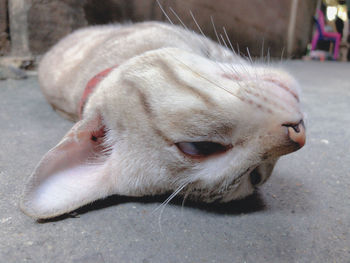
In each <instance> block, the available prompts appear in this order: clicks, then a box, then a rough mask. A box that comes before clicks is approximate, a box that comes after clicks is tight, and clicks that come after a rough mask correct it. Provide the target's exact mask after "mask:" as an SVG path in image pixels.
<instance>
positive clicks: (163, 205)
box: [151, 183, 188, 233]
mask: <svg viewBox="0 0 350 263" xmlns="http://www.w3.org/2000/svg"><path fill="white" fill-rule="evenodd" d="M187 185H188V183H184V184H182V185H180V186H179V187H178V188H177V189H176V190H175V191H174V192H173V193H172V194H171V195H170V196H169V197H168V198H167V199H166V200H165V201H164V202H163V203H161V204H160V205H159V206H158V207H156V208H155V209H154V210H153V211H152V213H151V214H154V213H155V212H157V211H158V210H159V209H160V212H159V217H158V225H159V230H160V232H161V233H162V224H161V221H162V215H163V212H164V209H165V207H166V205H167V204H168V203H169V202H170V201H171V200H172V199H173V198H174V197H175V196H176V195H177V194H178V193H180V192H181V191H182V189H184V188H185V187H186V186H187Z"/></svg>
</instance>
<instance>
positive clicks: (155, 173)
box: [21, 48, 305, 218]
mask: <svg viewBox="0 0 350 263" xmlns="http://www.w3.org/2000/svg"><path fill="white" fill-rule="evenodd" d="M303 118H304V117H303V113H302V112H301V109H300V102H299V90H298V87H297V84H296V82H295V80H294V79H293V78H292V77H291V76H289V75H288V74H287V73H285V72H283V71H280V70H276V69H271V68H267V67H259V66H256V65H255V66H252V65H250V64H249V63H242V62H241V61H240V62H239V63H237V64H221V63H218V62H213V61H211V60H208V59H206V58H203V57H200V56H197V55H193V54H191V53H187V52H184V51H181V50H178V49H173V48H167V49H162V50H156V51H151V52H146V53H145V54H143V55H141V56H138V57H135V58H133V59H131V60H129V61H128V62H126V63H124V64H122V65H120V66H119V67H117V68H115V69H114V70H113V71H112V72H111V73H110V74H109V75H108V76H107V77H106V78H105V79H104V80H103V81H101V82H100V83H99V86H98V88H97V90H96V91H95V92H94V93H93V94H92V95H91V97H90V98H89V99H88V102H87V104H86V106H85V109H84V114H83V119H82V120H80V121H79V122H78V123H76V124H75V125H74V127H73V128H72V129H71V130H70V131H69V132H68V133H67V135H66V136H65V137H64V138H63V140H62V141H61V142H60V143H59V144H58V145H57V146H56V147H55V148H53V149H52V150H51V151H49V152H48V153H47V154H46V155H45V156H44V158H43V159H42V160H41V162H40V163H39V165H38V167H37V168H36V170H35V171H34V173H33V174H32V176H31V177H30V179H29V181H28V184H27V186H26V189H25V191H24V196H23V200H22V202H21V207H22V210H24V211H25V212H26V213H27V214H29V215H30V216H33V217H35V218H48V217H53V216H57V215H60V214H63V213H66V212H69V211H72V210H74V209H76V208H78V207H80V206H82V205H84V204H87V203H89V202H92V201H94V200H96V199H99V198H103V197H106V196H108V195H111V194H121V195H130V196H142V195H154V194H159V193H164V192H171V191H177V190H178V191H181V193H182V194H186V195H188V196H190V197H193V198H195V199H200V200H203V201H207V202H211V201H216V200H219V201H230V200H233V199H238V198H242V197H245V196H247V195H249V194H251V193H252V192H253V190H254V188H255V187H256V186H257V185H260V184H262V183H264V182H265V181H266V180H267V178H268V177H269V176H270V174H271V172H272V169H273V167H274V164H275V162H276V161H277V159H278V158H279V157H280V156H281V155H284V154H287V153H290V152H293V151H295V150H298V149H299V148H301V147H302V146H303V145H304V143H305V128H304V124H303Z"/></svg>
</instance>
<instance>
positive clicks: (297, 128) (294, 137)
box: [282, 120, 306, 148]
mask: <svg viewBox="0 0 350 263" xmlns="http://www.w3.org/2000/svg"><path fill="white" fill-rule="evenodd" d="M282 126H285V127H286V128H287V129H288V136H289V139H290V140H291V141H293V142H295V143H297V144H298V145H299V148H301V147H303V146H304V145H305V141H306V134H305V125H304V121H303V120H301V121H300V122H299V123H298V124H283V125H282Z"/></svg>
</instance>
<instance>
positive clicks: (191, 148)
mask: <svg viewBox="0 0 350 263" xmlns="http://www.w3.org/2000/svg"><path fill="white" fill-rule="evenodd" d="M175 145H176V146H177V148H179V150H180V151H181V152H183V153H184V154H186V155H188V156H190V157H192V158H200V157H208V156H210V155H214V154H218V153H223V152H226V151H227V150H229V149H231V148H232V145H231V144H230V145H223V144H220V143H216V142H209V141H202V142H179V143H176V144H175Z"/></svg>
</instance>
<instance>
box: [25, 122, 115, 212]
mask: <svg viewBox="0 0 350 263" xmlns="http://www.w3.org/2000/svg"><path fill="white" fill-rule="evenodd" d="M104 136H105V127H104V125H103V124H102V122H101V119H100V118H99V117H98V118H97V119H95V120H93V121H90V122H88V123H85V121H84V120H82V121H79V122H78V123H76V124H75V125H74V126H73V128H72V129H71V130H70V131H69V132H68V133H67V134H66V136H65V137H64V138H63V139H62V141H61V142H60V143H59V144H58V145H57V146H56V147H54V148H53V149H51V150H50V151H49V152H48V153H47V154H46V155H45V156H44V157H43V159H42V160H41V161H40V163H39V165H38V166H37V168H36V170H35V171H34V173H33V174H32V175H31V177H30V179H29V182H28V184H27V185H26V189H25V192H24V196H23V200H22V204H21V207H22V210H23V211H24V212H26V213H27V214H29V215H30V216H33V217H35V218H48V217H53V216H57V215H60V214H63V213H66V212H69V211H72V210H74V209H76V208H78V207H80V206H82V205H84V204H87V203H89V202H92V201H94V200H96V199H99V198H102V197H105V196H106V195H108V192H109V189H110V185H109V184H108V180H106V177H108V175H107V174H105V173H104V164H105V161H106V159H107V158H108V156H107V154H106V147H105V145H104V142H103V141H104Z"/></svg>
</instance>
